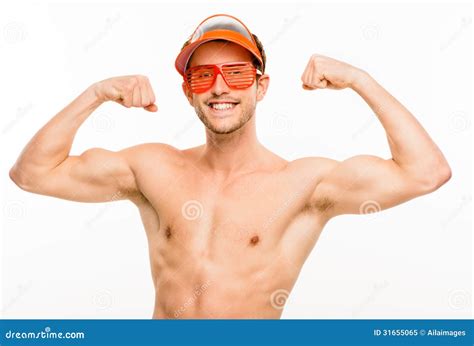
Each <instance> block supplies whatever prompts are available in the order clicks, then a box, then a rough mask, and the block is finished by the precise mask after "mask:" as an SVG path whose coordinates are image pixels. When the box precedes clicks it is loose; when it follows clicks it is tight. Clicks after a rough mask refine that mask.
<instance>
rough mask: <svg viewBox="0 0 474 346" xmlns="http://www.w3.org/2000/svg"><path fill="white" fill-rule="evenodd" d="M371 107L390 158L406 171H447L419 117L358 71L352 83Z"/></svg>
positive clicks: (421, 174) (419, 173) (426, 173)
mask: <svg viewBox="0 0 474 346" xmlns="http://www.w3.org/2000/svg"><path fill="white" fill-rule="evenodd" d="M352 89H353V90H354V91H356V92H357V93H358V94H359V95H360V96H361V97H362V98H363V99H364V100H365V101H366V102H367V104H368V105H369V106H370V107H371V108H372V110H373V111H374V113H375V115H376V116H377V118H378V119H379V121H380V123H381V124H382V126H383V128H384V129H385V131H386V133H387V139H388V143H389V146H390V151H391V153H392V158H393V160H394V161H395V162H396V163H397V164H398V165H399V166H400V167H401V168H402V169H404V170H406V171H407V172H408V173H410V174H413V175H416V176H419V177H427V178H428V177H430V176H432V175H433V174H434V173H439V174H447V173H448V172H447V171H449V165H448V163H447V162H446V159H445V158H444V156H443V154H442V152H441V150H440V149H439V148H438V146H437V145H436V144H435V143H434V142H433V140H432V139H431V137H430V136H429V135H428V133H427V132H426V130H425V129H424V128H423V127H422V126H421V124H420V123H419V122H418V120H417V119H416V118H415V117H414V116H413V115H412V114H411V113H410V112H409V111H408V110H407V109H406V108H405V107H404V106H403V105H402V104H401V103H400V102H399V101H398V100H397V99H396V98H395V97H393V96H392V95H390V93H388V92H387V91H386V90H385V89H384V88H383V87H382V86H381V85H379V84H378V83H377V82H376V81H375V80H374V79H373V78H372V77H371V76H370V75H369V74H367V73H366V72H363V71H361V72H360V73H359V74H358V75H357V77H356V78H355V79H354V82H353V83H352Z"/></svg>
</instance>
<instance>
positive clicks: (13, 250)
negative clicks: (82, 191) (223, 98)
mask: <svg viewBox="0 0 474 346" xmlns="http://www.w3.org/2000/svg"><path fill="white" fill-rule="evenodd" d="M471 11H472V9H471V5H466V4H464V5H462V4H460V5H456V4H437V5H433V4H427V3H425V4H415V5H414V4H408V3H406V4H391V5H390V4H368V3H365V4H357V3H353V4H342V3H330V4H329V3H318V4H312V5H311V4H293V3H292V4H290V3H286V4H285V3H282V4H274V3H272V4H242V3H241V4H239V5H236V4H232V3H226V2H219V3H217V2H209V3H200V4H194V5H190V4H183V3H173V4H167V3H161V4H151V3H143V4H114V3H104V4H49V5H48V4H39V3H35V4H13V3H10V4H4V3H2V5H0V52H1V53H0V59H1V60H0V62H1V63H0V78H1V79H0V100H1V111H0V135H1V142H0V145H1V146H0V148H1V150H2V151H1V160H0V182H1V190H0V194H1V201H0V203H1V205H0V206H1V208H2V210H1V211H0V215H1V217H2V220H3V221H2V223H1V225H2V236H3V240H2V244H3V247H2V256H1V259H2V268H3V274H2V292H3V294H2V304H1V307H2V309H1V311H2V314H3V316H4V317H5V318H150V317H151V314H152V310H153V301H154V293H153V285H152V281H151V277H150V268H149V263H148V249H147V243H146V238H145V234H144V230H143V226H142V225H141V222H140V218H139V215H138V211H137V210H136V209H135V207H134V206H133V204H131V203H129V202H113V203H108V204H84V203H75V202H69V201H62V200H59V199H55V198H50V197H44V196H39V195H34V194H30V193H27V192H24V191H22V190H20V189H19V188H18V187H16V186H15V185H14V184H13V182H11V181H10V180H9V178H8V170H9V168H10V167H11V166H12V165H13V163H14V161H15V160H16V158H17V157H18V155H19V153H20V151H21V149H22V148H23V147H24V146H25V144H26V143H27V142H28V140H29V139H30V138H31V137H32V136H33V135H34V133H35V132H36V131H37V130H38V129H39V128H40V127H41V126H42V125H44V124H45V123H46V122H47V121H48V120H49V119H50V118H51V117H52V116H54V115H55V114H56V113H57V112H58V111H59V110H60V109H61V108H63V107H64V106H65V105H66V104H67V103H69V102H70V101H71V100H72V99H73V98H75V97H76V96H77V95H78V94H79V93H81V92H82V91H83V90H84V89H85V88H86V87H87V86H88V85H90V84H92V83H93V82H95V81H98V80H101V79H104V78H108V77H112V76H116V75H124V74H136V73H139V74H145V75H147V76H148V77H149V78H150V80H151V82H152V85H153V87H154V90H155V93H156V95H157V104H158V107H159V112H158V113H147V112H145V111H143V110H140V109H125V108H122V107H120V106H119V105H116V104H106V105H103V106H101V107H100V108H99V109H98V110H97V111H96V112H95V113H94V114H93V115H92V116H91V117H90V118H89V119H88V120H87V121H86V123H85V124H84V125H83V126H82V128H81V129H80V131H79V132H78V134H77V136H76V139H75V141H74V145H73V149H72V154H79V153H81V152H82V151H84V150H86V149H88V148H90V147H103V148H107V149H111V150H118V149H121V148H124V147H128V146H131V145H135V144H138V143H143V142H164V143H168V144H171V145H173V146H176V147H178V148H187V147H189V146H194V145H198V144H201V143H203V141H204V131H203V125H202V124H201V122H200V121H199V120H198V118H197V116H196V115H195V113H194V111H193V109H192V108H191V107H190V106H189V105H188V103H187V102H186V100H185V98H184V96H183V95H182V91H181V86H180V84H181V81H180V76H179V75H178V73H177V72H176V71H175V70H174V66H173V63H174V59H175V57H176V55H177V53H178V51H179V48H180V47H181V45H182V44H183V42H184V41H185V40H186V39H187V37H188V36H189V35H190V34H191V32H192V30H193V29H194V27H195V26H196V25H197V24H198V23H199V22H200V21H201V20H202V19H204V18H205V17H207V16H209V15H211V14H214V13H229V14H233V15H235V16H237V17H238V18H240V19H242V20H243V21H244V22H245V23H246V24H247V25H248V27H249V28H250V29H251V30H252V31H253V32H255V33H256V34H257V35H258V36H259V37H260V39H261V40H262V42H263V44H264V46H265V50H266V53H267V57H268V65H267V72H268V73H269V74H270V76H271V85H270V89H269V92H268V94H267V97H266V98H265V100H263V101H262V102H261V103H260V104H259V106H258V107H257V115H256V116H257V132H258V135H259V138H260V140H261V142H262V143H263V144H264V145H266V146H267V147H268V148H269V149H271V150H273V151H274V152H276V153H277V154H279V155H281V156H282V157H284V158H286V159H288V160H292V159H295V158H299V157H304V156H325V157H331V158H334V159H339V160H342V159H345V158H348V157H350V156H353V155H357V154H373V155H379V156H381V157H384V158H388V157H390V156H389V155H390V152H389V148H388V145H387V142H386V138H385V133H384V131H383V128H382V127H381V125H380V124H379V123H378V121H377V120H376V118H375V116H374V115H373V114H372V112H371V110H370V108H369V107H368V106H367V105H366V104H365V103H364V101H363V100H362V99H361V98H360V97H359V96H358V95H357V94H356V93H355V92H353V91H352V90H343V91H333V90H323V91H313V92H310V91H304V90H303V89H302V88H301V81H300V76H301V74H302V72H303V69H304V67H305V65H306V63H307V61H308V59H309V57H310V55H311V54H313V53H319V54H324V55H328V56H331V57H334V58H336V59H339V60H343V61H346V62H348V63H350V64H353V65H355V66H358V67H360V68H362V69H364V70H366V71H368V72H369V73H370V74H371V75H372V76H373V77H374V78H375V79H376V80H377V81H378V82H379V83H380V84H382V85H383V86H384V87H385V88H386V89H388V90H389V91H390V92H391V93H392V94H393V95H394V96H395V97H397V98H398V99H399V100H400V101H401V102H402V103H403V104H404V105H406V106H407V107H408V109H410V111H411V112H412V113H413V114H414V115H415V116H416V117H417V118H418V119H419V121H420V122H421V123H422V125H423V126H424V127H425V128H426V129H427V131H428V132H429V133H430V135H431V136H432V137H433V139H434V140H435V142H436V143H437V144H438V145H439V146H440V147H441V149H442V151H443V152H444V154H445V155H446V157H447V159H448V161H449V163H450V165H451V168H452V171H453V177H452V179H451V180H450V181H449V183H448V184H446V185H445V186H443V187H442V188H441V189H439V190H438V191H436V192H435V193H433V194H431V195H427V196H423V197H421V198H417V199H415V200H412V201H410V202H408V203H406V204H404V205H401V206H398V207H396V208H393V209H390V210H387V211H384V212H382V213H378V214H373V215H368V216H353V215H351V216H341V217H338V218H336V219H334V220H332V221H330V222H329V224H328V225H327V226H326V228H325V230H324V232H323V234H322V236H321V238H320V240H319V242H318V244H317V245H316V247H315V249H314V251H313V253H312V254H311V255H310V257H309V259H308V261H307V262H306V264H305V266H304V268H303V270H302V272H301V275H300V278H299V280H298V281H297V284H296V286H295V288H294V290H293V292H292V294H291V295H290V298H289V299H288V301H287V305H286V309H285V311H284V313H283V316H282V317H283V318H468V317H470V316H471V309H472V282H471V279H472V257H471V256H472V220H471V208H472V193H471V190H472V179H471V175H472V147H471V136H472V125H471V123H472V122H471V116H472V104H471V101H472V96H473V90H472V12H471Z"/></svg>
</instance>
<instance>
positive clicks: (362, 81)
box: [350, 69, 372, 92]
mask: <svg viewBox="0 0 474 346" xmlns="http://www.w3.org/2000/svg"><path fill="white" fill-rule="evenodd" d="M371 79H372V77H371V76H370V75H369V74H368V73H367V72H365V71H364V70H361V69H356V71H355V72H354V74H353V78H352V81H351V83H350V87H351V89H353V90H354V91H356V92H359V91H360V90H362V88H363V87H364V86H366V85H367V84H368V83H369V82H370V80H371Z"/></svg>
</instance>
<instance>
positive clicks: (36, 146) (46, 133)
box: [11, 86, 101, 175]
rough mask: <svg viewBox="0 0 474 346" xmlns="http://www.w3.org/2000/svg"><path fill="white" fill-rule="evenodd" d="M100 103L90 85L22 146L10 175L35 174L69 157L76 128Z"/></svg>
mask: <svg viewBox="0 0 474 346" xmlns="http://www.w3.org/2000/svg"><path fill="white" fill-rule="evenodd" d="M100 104H101V101H99V99H98V98H97V96H96V94H95V92H94V87H93V86H91V87H89V88H87V89H86V90H85V91H84V92H83V93H82V94H81V95H79V96H78V97H77V98H76V99H75V100H74V101H72V102H71V103H70V104H69V105H68V106H66V107H65V108H64V109H63V110H62V111H60V112H59V113H58V114H57V115H55V116H54V117H53V118H52V119H51V120H50V121H49V122H48V123H47V124H46V125H44V126H43V127H42V128H41V129H40V130H39V131H38V132H37V133H36V134H35V136H34V137H33V138H32V139H31V140H30V142H29V143H28V144H27V145H26V147H25V148H24V149H23V151H22V153H21V154H20V157H19V158H18V160H17V162H16V163H15V165H14V166H13V168H12V171H11V174H12V173H14V174H16V175H21V174H28V175H33V174H36V173H40V172H43V171H47V170H49V169H52V168H54V167H56V166H57V165H59V164H60V163H61V162H63V161H64V160H65V159H66V158H67V157H68V156H69V152H70V150H71V146H72V143H73V140H74V137H75V135H76V133H77V130H78V129H79V127H80V126H81V125H82V123H83V122H84V121H85V120H86V119H87V118H88V117H89V115H90V114H91V113H92V112H93V111H94V110H95V109H96V108H97V107H99V105H100Z"/></svg>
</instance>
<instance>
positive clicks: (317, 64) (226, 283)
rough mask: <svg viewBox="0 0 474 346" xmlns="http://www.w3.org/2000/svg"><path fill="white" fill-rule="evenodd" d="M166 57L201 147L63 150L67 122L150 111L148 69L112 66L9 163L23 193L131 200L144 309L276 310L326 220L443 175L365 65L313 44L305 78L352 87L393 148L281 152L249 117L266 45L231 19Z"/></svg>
mask: <svg viewBox="0 0 474 346" xmlns="http://www.w3.org/2000/svg"><path fill="white" fill-rule="evenodd" d="M235 62H239V63H238V64H236V63H235ZM228 63H231V64H228ZM221 64H224V65H221ZM226 64H227V65H226ZM202 65H211V66H206V67H203V66H202ZM176 68H177V70H178V72H179V73H181V74H182V75H184V76H185V77H184V78H183V80H184V82H183V91H184V93H185V95H186V97H187V99H188V101H189V103H190V104H191V106H192V107H194V109H195V111H196V114H197V115H198V117H199V118H200V119H201V121H202V122H203V123H204V125H205V131H206V143H205V144H203V145H201V146H198V147H194V148H190V149H186V150H178V149H176V148H174V147H172V146H170V145H167V144H163V143H146V144H141V145H137V146H134V147H131V148H126V149H124V150H121V151H118V152H113V151H109V150H105V149H100V148H92V149H89V150H87V151H85V152H84V153H83V154H81V155H79V156H72V155H69V152H70V148H71V144H72V142H73V139H74V136H75V134H76V132H77V130H78V128H79V127H80V126H81V124H82V123H83V122H84V121H85V120H86V119H87V117H89V115H91V114H92V113H93V112H94V110H95V109H97V107H99V106H100V105H101V104H102V103H104V102H107V101H115V102H117V103H119V104H121V105H123V106H125V107H128V108H129V107H143V108H145V109H146V110H147V111H151V112H156V111H157V106H156V105H155V104H154V102H155V96H154V94H153V91H152V87H151V85H150V83H149V81H148V79H147V78H146V77H144V76H125V77H116V78H110V79H107V80H103V81H101V82H98V83H95V84H93V85H91V86H90V87H89V88H87V89H86V90H85V91H84V92H83V93H82V94H81V95H80V96H79V97H77V98H76V99H75V100H74V101H72V103H70V104H69V105H68V106H66V107H65V108H64V109H63V110H62V111H61V112H59V113H58V114H57V115H56V116H54V117H53V118H52V119H51V120H50V121H49V122H48V123H47V124H46V125H45V126H44V127H43V128H42V129H40V130H39V131H38V133H37V134H36V135H35V136H34V137H33V138H32V140H31V141H30V143H29V144H28V145H27V146H26V147H25V149H24V150H23V152H22V153H21V155H20V157H19V158H18V160H17V162H16V163H15V165H14V166H13V167H12V169H11V171H10V177H11V179H12V180H13V181H14V182H15V183H16V184H17V185H18V186H19V187H20V188H22V189H23V190H25V191H29V192H33V193H38V194H43V195H48V196H54V197H58V198H63V199H67V200H72V201H80V202H94V203H98V202H109V201H113V200H119V199H122V200H123V199H128V200H130V201H132V202H133V203H134V204H135V205H136V206H137V207H138V209H139V211H140V215H141V219H142V221H143V225H144V228H145V232H146V235H147V239H148V247H149V249H148V250H149V257H150V263H151V272H152V278H153V283H154V287H155V292H156V294H155V308H154V313H153V318H280V316H281V313H282V299H283V300H284V299H285V298H286V296H285V295H287V294H289V292H290V291H291V289H292V287H293V285H294V283H295V281H296V279H297V277H298V274H299V272H300V270H301V268H302V266H303V263H304V262H305V260H306V258H307V257H308V255H309V253H310V252H311V250H312V249H313V247H314V245H315V243H316V241H317V240H318V237H319V235H320V233H321V231H322V229H323V227H324V225H325V224H326V223H327V222H328V220H329V219H331V218H333V217H335V216H337V215H341V214H361V213H364V212H365V208H366V207H367V206H369V207H370V208H371V209H375V210H382V209H386V208H391V207H393V206H396V205H398V204H400V203H403V202H406V201H408V200H410V199H413V198H415V197H418V196H421V195H424V194H428V193H430V192H433V191H435V190H436V189H438V188H439V187H440V186H441V185H443V184H444V183H446V182H447V181H448V180H449V179H450V177H451V171H450V167H449V165H448V163H447V162H446V160H445V158H444V156H443V154H442V153H441V151H440V149H439V148H438V147H437V146H436V144H435V143H434V142H433V140H432V139H431V138H430V136H429V135H428V133H427V132H426V131H425V130H424V129H423V127H422V126H421V125H420V123H419V122H418V121H417V120H416V119H415V117H414V116H413V115H412V114H411V113H410V112H409V111H408V110H407V109H406V108H405V107H404V106H403V105H402V104H400V103H399V102H398V101H397V100H396V99H395V98H394V97H393V96H391V95H390V94H389V93H388V92H387V91H386V90H385V89H384V88H383V87H381V86H380V85H379V84H378V83H377V82H376V81H375V80H374V79H373V78H372V77H371V76H370V75H369V74H368V73H367V72H365V71H363V70H360V69H358V68H356V67H353V66H351V65H348V64H346V63H343V62H340V61H337V60H334V59H331V58H329V57H325V56H320V55H313V56H312V57H311V58H310V60H309V62H308V64H307V66H306V69H305V70H304V72H303V75H302V78H301V79H302V83H303V88H304V89H306V90H315V89H324V88H329V89H343V88H351V89H353V90H354V91H355V92H356V93H358V94H359V95H360V96H361V97H362V98H363V99H364V100H365V101H366V102H367V104H368V105H369V106H370V107H371V108H372V110H373V111H374V112H375V114H376V116H377V118H378V119H379V121H380V122H381V124H382V126H383V128H384V129H385V131H386V134H387V138H388V144H389V146H390V150H391V153H392V157H391V158H389V159H383V158H379V157H375V156H370V155H360V156H355V157H351V158H349V159H347V160H344V161H341V162H339V161H336V160H332V159H328V158H322V157H305V158H301V159H297V160H294V161H291V162H289V161H286V160H285V159H283V158H281V157H279V156H278V155H276V154H274V153H272V152H271V151H270V150H268V149H266V148H265V147H264V146H262V145H261V144H260V143H259V141H258V139H257V136H256V126H255V108H256V104H257V102H259V101H260V100H262V99H263V97H264V96H265V92H266V91H267V89H268V85H269V76H268V75H266V74H265V73H264V68H265V55H264V52H263V48H262V47H261V44H260V42H259V40H258V39H257V38H256V36H252V34H251V33H250V31H248V29H247V28H246V27H245V26H244V25H243V23H241V22H240V21H239V20H237V19H236V18H234V17H231V16H226V15H217V16H211V17H210V18H208V19H206V20H205V21H203V22H202V23H201V24H200V26H199V27H198V29H196V31H195V32H194V34H193V36H192V37H191V38H190V40H188V42H187V44H185V46H183V49H182V50H181V52H180V55H179V56H178V58H177V60H176ZM289 102H291V101H289Z"/></svg>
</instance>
